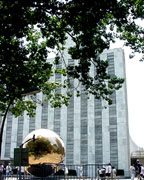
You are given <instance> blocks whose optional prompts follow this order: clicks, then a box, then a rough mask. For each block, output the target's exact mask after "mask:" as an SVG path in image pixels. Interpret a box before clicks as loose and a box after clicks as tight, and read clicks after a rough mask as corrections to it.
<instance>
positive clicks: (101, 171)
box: [97, 163, 117, 179]
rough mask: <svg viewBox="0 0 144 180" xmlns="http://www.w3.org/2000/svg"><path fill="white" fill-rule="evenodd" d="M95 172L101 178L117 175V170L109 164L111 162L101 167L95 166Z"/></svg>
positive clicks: (113, 177)
mask: <svg viewBox="0 0 144 180" xmlns="http://www.w3.org/2000/svg"><path fill="white" fill-rule="evenodd" d="M97 174H98V177H99V178H101V179H103V178H107V179H111V178H112V179H116V175H117V170H116V168H115V167H113V166H112V165H111V163H109V164H107V165H105V166H103V167H102V168H99V167H98V168H97Z"/></svg>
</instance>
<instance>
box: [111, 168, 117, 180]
mask: <svg viewBox="0 0 144 180" xmlns="http://www.w3.org/2000/svg"><path fill="white" fill-rule="evenodd" d="M116 176H117V170H116V168H115V167H112V179H116Z"/></svg>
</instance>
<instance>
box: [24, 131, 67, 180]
mask: <svg viewBox="0 0 144 180" xmlns="http://www.w3.org/2000/svg"><path fill="white" fill-rule="evenodd" d="M22 144H23V148H28V150H29V155H28V160H29V167H27V171H28V172H29V173H31V174H33V175H35V176H38V177H43V176H48V175H51V174H52V173H54V171H55V170H56V169H57V167H59V166H58V164H60V163H62V162H63V161H64V157H65V147H64V143H63V140H62V139H61V138H60V136H59V135H58V134H56V133H55V132H53V131H51V130H49V129H38V130H35V131H32V132H31V133H30V134H28V135H27V136H26V137H25V138H24V140H23V142H22Z"/></svg>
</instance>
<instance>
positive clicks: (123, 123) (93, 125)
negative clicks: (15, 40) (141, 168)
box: [2, 49, 130, 172]
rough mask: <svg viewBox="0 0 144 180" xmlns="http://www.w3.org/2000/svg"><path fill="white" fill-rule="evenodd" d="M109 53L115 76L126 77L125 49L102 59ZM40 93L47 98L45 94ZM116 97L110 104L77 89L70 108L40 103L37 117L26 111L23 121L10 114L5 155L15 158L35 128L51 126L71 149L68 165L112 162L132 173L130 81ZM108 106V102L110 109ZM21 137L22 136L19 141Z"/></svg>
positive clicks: (109, 51)
mask: <svg viewBox="0 0 144 180" xmlns="http://www.w3.org/2000/svg"><path fill="white" fill-rule="evenodd" d="M108 54H109V55H110V56H111V57H110V58H111V59H112V60H113V61H114V67H113V68H114V72H115V75H117V76H119V77H121V78H125V58H124V53H123V50H122V49H112V50H108V51H107V50H106V51H104V52H103V54H102V55H101V58H102V59H107V57H108ZM65 57H66V59H67V60H68V59H69V58H70V57H69V56H68V55H67V53H65ZM94 71H95V69H94V67H92V68H91V72H90V73H91V75H94ZM53 78H54V77H53ZM74 84H77V81H74ZM79 88H80V87H79ZM80 90H81V88H80ZM61 91H63V89H62V90H61ZM37 96H38V97H39V98H40V99H42V98H43V95H42V94H41V93H39V94H38V95H37ZM114 100H115V101H116V103H115V104H114V105H112V106H111V107H109V106H108V105H107V103H106V102H104V101H100V100H95V99H94V97H93V96H90V98H89V99H86V97H85V96H84V95H83V96H81V97H76V95H75V92H74V96H73V97H72V98H71V100H70V106H69V107H65V106H63V107H62V108H61V109H57V108H56V109H52V108H51V107H50V106H49V103H48V104H45V105H44V106H40V105H38V107H37V109H36V116H35V118H33V119H31V118H29V117H28V116H27V115H26V113H24V117H21V120H20V119H19V118H14V117H12V116H9V121H7V123H6V126H5V131H4V136H3V148H2V158H5V157H11V158H13V152H14V148H15V147H17V146H18V145H20V139H21V140H22V139H23V138H24V137H25V136H26V135H27V134H28V133H29V132H30V131H31V130H32V129H33V130H35V129H39V128H48V129H50V130H54V131H56V133H58V134H59V135H60V136H61V137H62V139H63V141H64V144H65V146H66V151H67V152H66V154H67V156H66V163H67V164H95V163H99V164H105V163H109V162H111V163H112V164H114V165H115V166H116V167H117V168H119V169H124V170H125V172H128V171H129V166H130V154H129V153H130V150H129V130H128V109H127V91H126V82H125V83H124V84H123V87H122V88H121V89H120V90H118V91H116V93H115V96H114ZM105 105H107V108H106V109H105V108H104V106H105ZM113 112H114V114H113ZM10 121H11V123H10ZM20 122H21V123H20ZM42 124H43V125H42ZM44 125H45V126H44ZM10 126H11V128H9V127H10ZM20 128H21V130H20ZM8 135H10V136H8ZM18 136H20V137H19V140H18ZM7 144H9V145H10V146H9V147H10V149H8V148H7V149H6V146H7Z"/></svg>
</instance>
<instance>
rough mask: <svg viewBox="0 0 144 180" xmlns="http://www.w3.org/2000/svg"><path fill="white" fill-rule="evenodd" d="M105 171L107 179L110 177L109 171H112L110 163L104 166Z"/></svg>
mask: <svg viewBox="0 0 144 180" xmlns="http://www.w3.org/2000/svg"><path fill="white" fill-rule="evenodd" d="M105 168H106V169H105V173H106V177H107V179H108V180H109V179H110V177H111V173H112V166H111V163H109V164H108V165H107V166H106V167H105Z"/></svg>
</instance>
